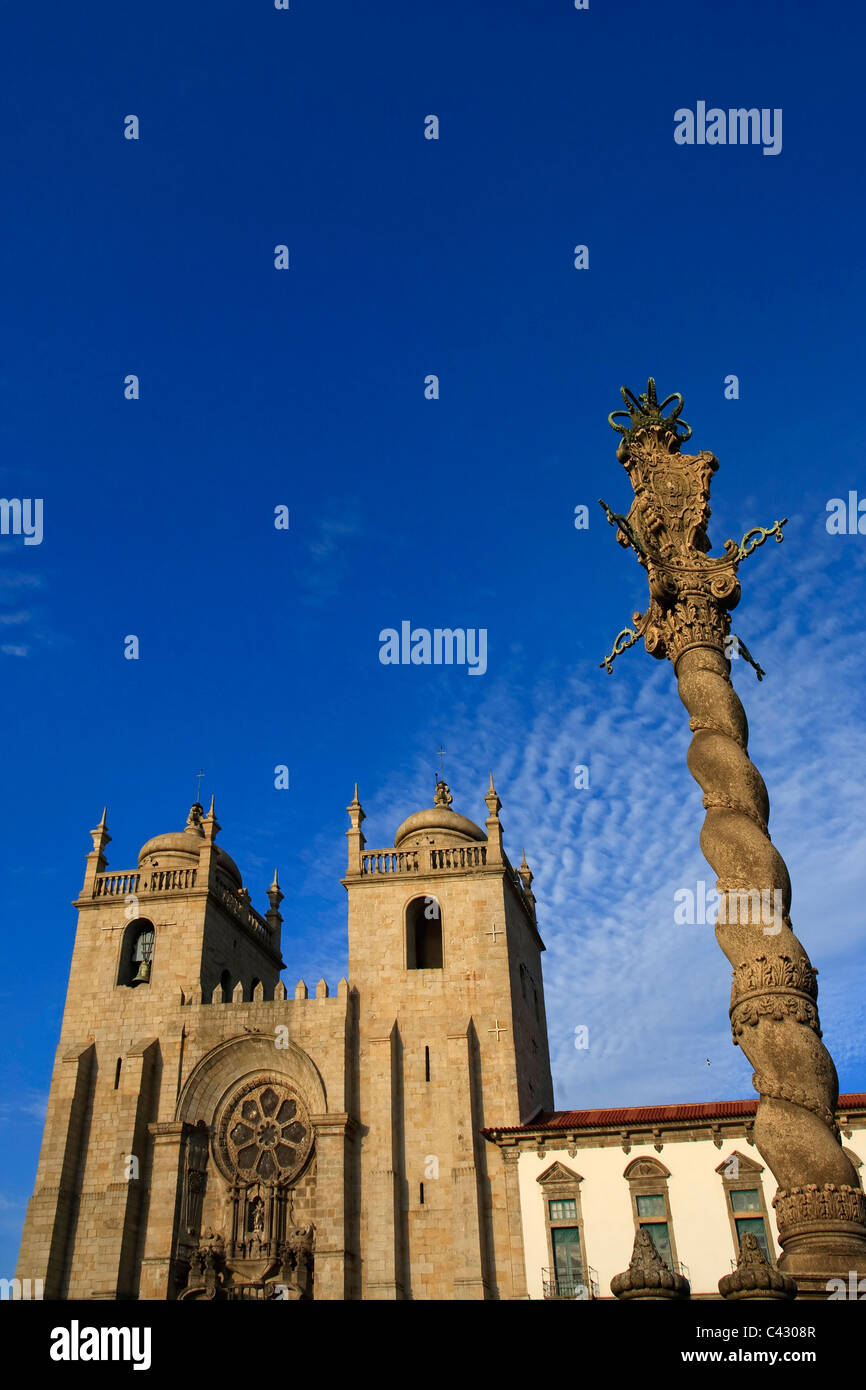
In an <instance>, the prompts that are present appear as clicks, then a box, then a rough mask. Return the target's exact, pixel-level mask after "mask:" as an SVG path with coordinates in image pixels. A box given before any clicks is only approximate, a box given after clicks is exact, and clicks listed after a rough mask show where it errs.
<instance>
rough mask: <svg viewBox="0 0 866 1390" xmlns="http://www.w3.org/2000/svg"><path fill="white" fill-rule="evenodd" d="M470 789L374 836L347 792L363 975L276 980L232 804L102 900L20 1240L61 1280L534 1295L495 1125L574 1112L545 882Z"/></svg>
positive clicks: (87, 905)
mask: <svg viewBox="0 0 866 1390" xmlns="http://www.w3.org/2000/svg"><path fill="white" fill-rule="evenodd" d="M450 802H451V797H450V793H449V791H448V788H447V786H445V784H444V783H440V784H439V786H438V787H437V792H436V799H435V803H434V806H433V807H430V808H428V809H427V810H426V811H421V812H419V813H418V814H417V815H416V816H413V817H410V818H409V820H408V821H406V822H404V824H403V826H401V827H400V829H399V831H398V832H397V835H396V836H395V842H394V846H393V847H391V848H389V849H387V850H379V851H368V850H367V848H366V842H365V837H364V835H363V833H362V831H361V828H360V827H361V823H362V821H363V819H364V812H363V810H362V808H361V806H360V803H359V801H358V797H357V790H356V793H355V798H354V800H353V802H352V804H351V805H350V807H349V816H350V829H349V831H348V840H349V856H348V870H347V874H346V878H345V879H344V884H345V887H346V889H347V894H348V917H349V978H350V983H347V981H345V980H341V981H340V983H339V986H338V988H337V993H336V995H331V994H330V993H329V991H328V987H327V985H326V984H325V982H324V981H323V980H322V981H320V982H319V984H318V986H317V987H316V989H315V996H314V997H310V995H309V992H308V990H307V987H306V985H305V984H304V983H303V981H302V982H300V983H299V985H298V986H297V988H296V990H295V994H294V998H287V997H286V990H285V987H284V985H283V984H282V983H281V982H280V971H281V970H282V969H283V968H284V967H283V961H282V958H281V954H280V928H281V922H282V918H281V915H280V912H279V905H280V901H281V900H282V893H281V891H280V888H279V884H278V883H277V879H276V875H275V876H274V882H273V884H272V885H271V889H270V890H269V900H270V908H269V911H268V912H267V913H266V914H265V915H264V916H260V915H259V914H258V913H257V912H255V911H254V909H253V908H252V906H251V904H250V902H249V897H248V894H247V892H246V890H245V889H244V887H243V883H242V880H241V876H240V873H239V871H238V869H237V867H236V865H235V864H234V862H233V860H232V859H231V858H230V856H229V855H228V854H226V853H225V851H224V850H222V848H221V847H219V846H217V844H216V843H215V841H216V835H217V832H218V830H219V826H218V824H217V822H216V818H215V814H214V809H213V804H211V808H210V811H209V812H208V814H207V815H205V814H204V811H203V808H202V807H201V806H199V805H195V806H193V808H192V810H191V811H190V815H189V818H188V820H187V825H186V827H185V828H184V830H183V831H180V832H176V833H169V834H166V835H161V836H156V837H155V838H153V839H151V840H149V841H148V842H147V843H146V844H145V845H144V846H143V848H142V851H141V854H140V856H139V863H138V867H137V868H136V869H135V870H129V871H121V872H109V871H108V864H107V860H106V857H105V849H106V846H107V844H108V843H109V840H110V836H109V834H108V829H107V826H106V821H105V816H104V815H103V818H102V821H101V822H100V824H99V826H98V827H97V828H96V829H95V830H94V831H93V832H92V835H93V850H92V851H91V853H90V854H89V855H88V857H87V867H86V873H85V879H84V884H83V887H82V890H81V894H80V896H79V898H78V899H77V901H76V904H75V906H76V907H77V909H78V914H79V917H78V929H77V935H76V940H75V948H74V953H73V960H72V966H71V970H70V979H69V989H68V994H67V1001H66V1009H65V1013H64V1019H63V1026H62V1032H61V1038H60V1045H59V1047H58V1051H57V1058H56V1062H55V1067H54V1072H53V1076H52V1081H51V1092H50V1100H49V1106H48V1114H47V1118H46V1124H45V1134H44V1139H43V1146H42V1152H41V1156H40V1160H39V1167H38V1172H37V1176H36V1185H35V1191H34V1195H33V1197H32V1198H31V1201H30V1203H29V1207H28V1212H27V1219H26V1223H25V1229H24V1234H23V1239H22V1246H21V1255H20V1260H19V1275H20V1277H22V1278H31V1279H35V1278H41V1279H43V1280H44V1292H45V1297H46V1298H51V1299H71V1298H76V1299H78V1298H81V1299H98V1298H105V1299H136V1298H141V1299H174V1298H182V1299H186V1298H193V1299H197V1298H227V1299H247V1298H254V1299H257V1298H268V1297H281V1298H289V1299H306V1298H310V1297H315V1298H317V1299H352V1298H368V1299H397V1298H421V1299H425V1298H437V1299H454V1298H458V1299H463V1298H467V1299H474V1298H512V1297H522V1296H525V1278H524V1259H523V1249H522V1227H521V1220H520V1210H519V1197H518V1190H517V1184H516V1180H515V1179H516V1173H515V1172H514V1169H513V1166H510V1165H509V1162H508V1161H507V1160H504V1159H503V1156H502V1153H501V1151H500V1149H499V1148H498V1147H497V1146H496V1145H494V1144H490V1143H488V1142H486V1141H485V1139H484V1138H483V1137H482V1130H483V1129H484V1128H485V1127H487V1126H491V1125H494V1126H503V1125H505V1126H508V1125H515V1124H521V1123H523V1122H525V1121H527V1120H531V1119H532V1118H533V1116H534V1115H536V1114H538V1113H539V1112H540V1111H542V1110H549V1109H550V1108H551V1107H552V1104H553V1091H552V1083H551V1077H550V1062H549V1056H548V1047H547V1027H546V1019H545V1012H544V992H543V987H542V979H541V959H540V957H541V951H542V950H543V949H544V947H543V944H542V942H541V938H540V936H539V934H538V927H537V923H536V918H535V899H534V896H533V894H532V888H531V883H532V875H531V873H530V871H529V868H528V866H527V865H526V863H525V861H524V863H523V865H522V866H521V868H520V869H519V870H515V869H513V868H512V866H511V864H510V863H509V861H508V859H507V857H506V855H505V852H504V850H503V848H502V827H501V823H500V821H499V809H500V802H499V798H498V796H497V795H496V792H495V790H494V788H493V783H492V779H491V784H490V790H489V792H488V795H487V798H486V802H487V809H488V817H487V820H486V833H485V831H483V830H481V829H480V827H479V826H477V825H474V824H473V822H471V821H469V820H467V819H466V818H465V817H463V816H459V815H457V813H456V812H454V811H452V810H451V806H450Z"/></svg>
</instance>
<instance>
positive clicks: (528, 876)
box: [517, 849, 533, 893]
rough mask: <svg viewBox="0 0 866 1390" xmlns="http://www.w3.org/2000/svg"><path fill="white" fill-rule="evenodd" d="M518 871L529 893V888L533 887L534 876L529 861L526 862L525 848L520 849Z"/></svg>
mask: <svg viewBox="0 0 866 1390" xmlns="http://www.w3.org/2000/svg"><path fill="white" fill-rule="evenodd" d="M517 872H518V873H519V874H520V877H521V879H522V880H523V886H524V888H525V889H526V891H527V893H528V892H529V890H530V888H531V887H532V878H533V874H532V870H531V869H530V867H529V865H528V864H527V862H526V850H525V849H523V850H521V851H520V868H519V869H518V870H517Z"/></svg>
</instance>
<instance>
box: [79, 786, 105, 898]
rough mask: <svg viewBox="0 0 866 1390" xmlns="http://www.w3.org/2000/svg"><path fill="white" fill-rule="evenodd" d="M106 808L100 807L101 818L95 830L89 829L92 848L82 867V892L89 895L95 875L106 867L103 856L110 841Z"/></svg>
mask: <svg viewBox="0 0 866 1390" xmlns="http://www.w3.org/2000/svg"><path fill="white" fill-rule="evenodd" d="M106 816H107V811H106V808H105V807H103V808H102V819H101V820H100V822H99V824H98V825H97V827H96V829H95V830H91V831H90V835H91V838H92V840H93V849H92V850H91V851H90V852H89V854H88V855H87V860H86V863H85V868H84V883H83V885H82V889H81V891H82V893H83V894H84V895H85V896H89V895H90V894H92V893H93V892H94V891H95V884H96V875H97V874H102V873H104V872H105V870H106V869H107V868H108V860H107V859H106V857H105V852H104V851H105V846H106V845H108V844H110V843H111V836H110V835H109V833H108V823H107V820H106Z"/></svg>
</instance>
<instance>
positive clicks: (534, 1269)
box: [485, 1093, 866, 1298]
mask: <svg viewBox="0 0 866 1390" xmlns="http://www.w3.org/2000/svg"><path fill="white" fill-rule="evenodd" d="M757 1108H758V1102H757V1099H755V1100H734V1101H716V1102H712V1101H711V1102H708V1103H704V1104H694V1105H657V1106H637V1107H634V1108H631V1109H619V1110H557V1111H550V1112H547V1113H541V1114H539V1115H538V1117H537V1118H536V1119H535V1120H533V1121H531V1122H530V1123H528V1124H523V1125H519V1126H513V1127H510V1128H506V1129H487V1130H485V1135H486V1137H487V1139H488V1140H490V1141H491V1142H492V1143H494V1144H496V1145H497V1146H498V1147H499V1148H501V1149H502V1150H503V1157H505V1156H506V1155H509V1156H511V1155H515V1156H516V1163H517V1173H518V1189H519V1193H520V1209H521V1221H522V1228H523V1250H524V1258H525V1264H526V1296H527V1297H529V1298H610V1297H611V1293H610V1281H611V1279H612V1278H613V1276H614V1275H615V1274H619V1273H621V1272H622V1271H623V1270H625V1269H627V1268H628V1264H629V1260H630V1258H631V1253H632V1246H633V1243H634V1237H635V1232H636V1230H637V1229H638V1228H639V1227H641V1226H647V1227H648V1228H649V1231H650V1235H651V1236H652V1239H653V1243H654V1244H655V1246H656V1249H657V1250H658V1251H659V1253H660V1254H661V1255H662V1256H663V1258H664V1259H665V1260H666V1261H668V1262H669V1263H671V1264H672V1267H673V1268H674V1269H677V1270H679V1272H681V1273H683V1274H685V1275H686V1277H687V1278H688V1279H689V1281H690V1283H691V1290H692V1298H718V1297H719V1292H718V1283H719V1279H720V1278H721V1277H722V1276H723V1275H725V1274H729V1273H730V1272H731V1269H732V1268H733V1267H734V1266H735V1264H736V1257H737V1250H738V1234H739V1235H740V1236H742V1235H745V1234H746V1233H747V1232H752V1233H754V1234H755V1235H756V1236H757V1238H758V1241H759V1243H760V1244H761V1245H762V1246H763V1248H764V1252H765V1254H766V1255H767V1256H768V1258H769V1259H770V1261H771V1263H773V1264H775V1263H776V1259H777V1256H778V1253H779V1246H778V1231H777V1228H776V1219H775V1213H774V1211H773V1205H772V1204H773V1197H774V1194H775V1191H776V1181H775V1179H774V1177H773V1174H772V1173H771V1172H770V1170H769V1168H768V1167H767V1166H766V1164H764V1163H762V1161H761V1156H760V1154H759V1153H758V1151H757V1149H756V1148H755V1147H754V1144H753V1142H752V1128H753V1123H754V1117H755V1113H756V1111H757ZM837 1118H838V1123H839V1128H840V1131H841V1134H842V1140H843V1143H844V1145H845V1149H846V1152H847V1153H848V1156H849V1158H851V1160H852V1162H853V1163H854V1164H855V1166H856V1167H857V1168H858V1169H859V1168H861V1167H862V1166H863V1164H864V1163H866V1093H859V1094H856V1095H843V1096H840V1097H839V1109H838V1111H837ZM513 1161H515V1159H514V1158H512V1162H513Z"/></svg>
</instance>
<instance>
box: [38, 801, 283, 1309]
mask: <svg viewBox="0 0 866 1390" xmlns="http://www.w3.org/2000/svg"><path fill="white" fill-rule="evenodd" d="M219 829H220V827H219V825H218V823H217V819H216V814H215V812H214V806H213V801H211V806H210V810H209V811H208V812H207V814H205V812H204V808H203V807H202V806H201V805H199V803H198V802H196V803H195V804H194V805H193V806H192V808H191V810H190V813H189V816H188V817H187V822H186V825H185V827H184V828H183V830H178V831H169V832H168V833H166V834H163V835H157V836H154V837H153V838H152V839H150V840H148V841H147V843H146V844H145V845H143V846H142V849H141V852H140V854H139V856H138V865H137V867H136V868H134V869H123V870H117V871H113V872H109V870H108V864H107V860H106V857H105V849H106V846H107V845H108V844H109V842H110V840H111V836H110V835H109V833H108V826H107V824H106V816H105V812H103V815H102V819H101V820H100V822H99V824H98V826H97V827H96V829H95V830H92V831H91V832H90V833H91V835H92V837H93V849H92V850H91V851H90V853H89V854H88V855H87V862H86V869H85V875H84V883H83V885H82V888H81V892H80V893H79V896H78V898H77V899H76V901H75V904H74V905H75V907H76V908H77V909H78V928H77V931H76V935H75V946H74V949H73V953H72V964H71V967H70V972H69V987H68V991H67V995H66V1008H65V1011H64V1015H63V1026H62V1030H61V1035H60V1044H59V1046H58V1049H57V1055H56V1059H55V1064H54V1071H53V1075H52V1079H51V1091H50V1095H49V1101H48V1112H47V1115H46V1120H45V1133H44V1138H43V1142H42V1151H41V1154H40V1159H39V1168H38V1172H37V1177H36V1187H35V1191H34V1194H33V1196H32V1197H31V1199H30V1203H29V1206H28V1211H27V1219H26V1223H25V1227H24V1234H23V1238H22V1243H21V1254H20V1258H19V1269H20V1270H21V1271H22V1276H23V1277H25V1278H38V1279H41V1280H42V1281H43V1285H44V1297H45V1298H46V1299H67V1298H68V1299H79V1298H83V1299H91V1298H94V1299H101V1298H106V1299H118V1298H135V1297H139V1296H145V1297H147V1296H151V1297H168V1296H172V1295H173V1292H174V1284H173V1283H172V1276H173V1270H174V1267H175V1265H176V1255H177V1239H178V1237H177V1228H178V1222H179V1220H180V1217H179V1216H178V1215H177V1212H176V1207H177V1202H178V1197H177V1193H178V1191H179V1186H180V1183H181V1179H182V1178H183V1181H186V1179H185V1178H184V1177H183V1163H184V1161H185V1162H186V1164H187V1167H189V1165H190V1163H193V1162H196V1161H197V1160H196V1154H197V1152H198V1150H197V1147H196V1146H197V1145H199V1147H200V1143H201V1140H200V1135H199V1134H192V1133H190V1134H188V1133H187V1130H189V1129H190V1128H191V1127H190V1126H184V1124H183V1123H177V1122H176V1115H175V1107H176V1100H177V1096H178V1091H179V1088H180V1084H181V1082H182V1080H184V1079H185V1076H186V1074H187V1073H188V1072H189V1070H190V1067H191V1066H192V1064H193V1063H194V1062H195V1061H196V1060H197V1054H196V1048H197V1049H198V1050H199V1053H200V1052H201V1051H202V1049H203V1048H204V1046H205V1042H204V1041H202V1040H201V1039H202V1038H203V1037H204V1030H203V1027H202V1022H201V1015H202V1005H203V1001H204V1003H206V1004H207V1005H210V1004H217V1003H224V1004H236V1005H238V1006H240V1005H242V1004H243V1003H244V1001H256V1000H258V999H261V998H262V997H263V995H264V994H265V993H266V994H267V997H268V998H269V999H270V998H272V997H273V995H274V992H275V989H276V988H277V986H278V981H279V974H280V969H281V967H282V960H281V957H280V927H281V922H282V918H281V916H280V913H279V911H278V910H277V908H278V905H279V899H280V898H281V897H282V894H281V893H280V890H279V887H278V886H277V885H276V884H275V885H274V887H272V889H271V892H270V894H269V897H270V900H271V910H270V911H269V912H268V913H267V915H266V916H264V917H262V916H260V915H259V913H257V912H256V911H255V910H254V909H253V907H252V904H251V903H250V898H249V893H248V892H247V890H246V888H244V886H243V882H242V880H241V875H240V872H239V870H238V868H237V865H236V864H235V862H234V860H233V859H232V858H231V856H230V855H229V854H227V853H226V851H225V850H223V849H221V848H220V847H219V846H218V845H217V844H216V843H215V840H216V835H217V833H218V831H219ZM284 993H285V992H283V994H284ZM210 1012H211V1013H215V1012H216V1011H215V1010H213V1009H211V1010H210ZM223 1026H224V1025H223ZM239 1026H241V1025H239ZM272 1036H273V1034H272ZM184 1146H186V1149H185V1147H184ZM185 1151H186V1153H187V1158H186V1160H184V1157H183V1155H184V1152H185ZM206 1152H207V1143H206V1141H205V1145H204V1153H205V1154H206ZM172 1165H173V1166H172ZM204 1166H205V1161H204V1160H202V1162H201V1167H202V1168H203V1167H204ZM195 1171H196V1172H197V1171H198V1169H196V1170H195ZM179 1175H180V1176H179ZM184 1201H187V1199H186V1198H184ZM187 1205H188V1206H189V1205H190V1203H189V1202H188V1201H187ZM148 1251H154V1252H155V1253H154V1254H153V1256H152V1257H151V1256H150V1255H149V1254H147V1253H146V1252H148ZM148 1266H149V1268H146V1267H148ZM154 1271H156V1274H154ZM148 1278H150V1282H151V1285H152V1286H153V1287H155V1288H156V1289H157V1292H156V1293H153V1292H151V1293H147V1292H146V1289H147V1286H148Z"/></svg>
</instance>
